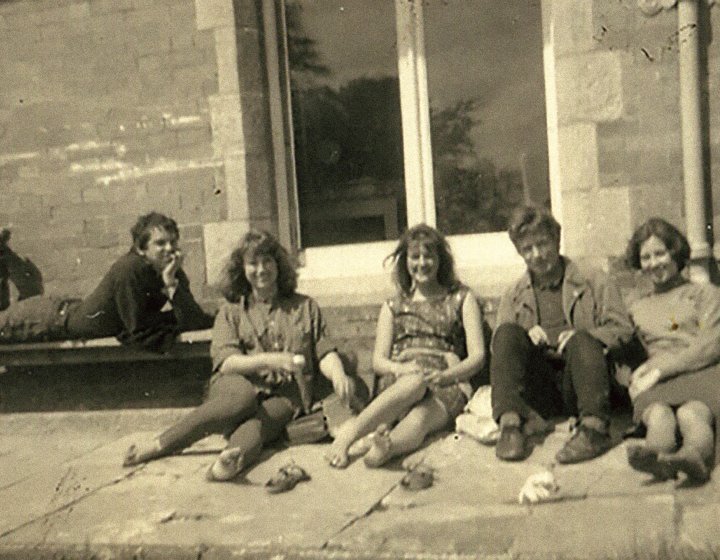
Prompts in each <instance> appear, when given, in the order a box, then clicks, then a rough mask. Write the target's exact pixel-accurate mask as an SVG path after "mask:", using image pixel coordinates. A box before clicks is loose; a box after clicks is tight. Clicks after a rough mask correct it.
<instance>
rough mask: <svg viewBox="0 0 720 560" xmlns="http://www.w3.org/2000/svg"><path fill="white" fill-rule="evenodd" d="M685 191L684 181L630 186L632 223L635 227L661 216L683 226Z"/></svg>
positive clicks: (678, 225) (680, 226)
mask: <svg viewBox="0 0 720 560" xmlns="http://www.w3.org/2000/svg"><path fill="white" fill-rule="evenodd" d="M683 199H684V192H683V187H682V182H679V181H678V182H673V181H667V180H665V181H661V182H655V183H646V184H635V185H633V186H632V187H631V188H630V199H629V205H630V206H629V208H630V212H631V217H632V220H631V224H632V227H633V228H635V227H637V226H639V225H640V224H641V223H643V222H644V221H645V220H647V219H648V218H651V217H653V216H660V217H662V218H665V219H666V220H668V221H670V222H671V223H673V224H675V225H676V226H677V227H679V228H681V229H682V228H683V226H684V222H685V218H684V216H683V214H684V211H683V206H684V201H683Z"/></svg>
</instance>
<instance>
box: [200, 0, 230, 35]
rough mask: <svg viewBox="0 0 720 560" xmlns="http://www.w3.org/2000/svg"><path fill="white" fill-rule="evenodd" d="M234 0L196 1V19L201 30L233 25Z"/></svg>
mask: <svg viewBox="0 0 720 560" xmlns="http://www.w3.org/2000/svg"><path fill="white" fill-rule="evenodd" d="M234 17H235V16H234V10H233V3H232V0H195V18H196V25H197V28H198V29H199V30H203V29H212V28H214V27H222V26H224V25H233V23H234V21H235V19H234Z"/></svg>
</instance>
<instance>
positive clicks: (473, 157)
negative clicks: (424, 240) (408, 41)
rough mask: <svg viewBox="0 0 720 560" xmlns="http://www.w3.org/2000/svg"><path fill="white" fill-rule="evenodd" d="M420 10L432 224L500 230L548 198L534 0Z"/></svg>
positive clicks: (430, 3)
mask: <svg viewBox="0 0 720 560" xmlns="http://www.w3.org/2000/svg"><path fill="white" fill-rule="evenodd" d="M423 7H424V20H425V52H426V56H427V68H428V90H429V98H430V107H431V133H432V151H433V171H434V186H435V202H436V212H437V226H438V228H439V229H440V230H441V231H443V232H445V233H446V234H459V233H482V232H490V231H500V230H504V229H505V227H506V224H507V218H508V216H509V213H510V212H511V211H512V209H513V207H515V206H517V205H519V204H522V203H523V202H534V203H537V204H548V205H549V199H550V193H549V185H548V178H547V177H548V171H547V135H546V125H545V88H544V81H543V60H542V49H543V40H542V26H541V6H540V0H503V1H502V2H498V1H497V0H472V1H467V2H465V1H463V2H460V1H457V2H448V1H447V0H427V1H425V2H423Z"/></svg>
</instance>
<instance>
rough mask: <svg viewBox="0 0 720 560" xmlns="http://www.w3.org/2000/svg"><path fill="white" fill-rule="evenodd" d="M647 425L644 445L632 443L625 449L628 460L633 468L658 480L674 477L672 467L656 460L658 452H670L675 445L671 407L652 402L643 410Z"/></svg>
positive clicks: (675, 424)
mask: <svg viewBox="0 0 720 560" xmlns="http://www.w3.org/2000/svg"><path fill="white" fill-rule="evenodd" d="M643 423H644V424H645V426H647V436H646V437H645V445H632V446H629V447H628V449H627V454H628V462H629V463H630V466H631V467H633V468H634V469H635V470H638V471H642V472H647V473H650V474H652V475H653V476H654V477H655V478H656V479H658V480H667V479H669V478H674V477H675V472H674V471H673V469H670V468H668V467H667V465H663V464H661V463H659V462H658V455H659V454H660V453H670V452H672V451H674V450H675V449H676V447H677V439H676V431H677V422H676V420H675V414H674V413H673V410H672V408H670V407H669V406H668V405H666V404H662V403H653V404H651V405H650V406H648V408H646V409H645V411H644V412H643Z"/></svg>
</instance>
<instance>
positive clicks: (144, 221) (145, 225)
mask: <svg viewBox="0 0 720 560" xmlns="http://www.w3.org/2000/svg"><path fill="white" fill-rule="evenodd" d="M155 228H159V229H164V230H165V231H167V232H168V233H170V234H172V235H174V236H175V238H176V239H177V238H179V237H180V230H179V229H178V225H177V222H176V221H175V220H173V219H172V218H170V217H169V216H166V215H165V214H160V212H155V211H153V212H150V213H148V214H143V215H142V216H140V217H139V218H138V219H137V222H135V225H134V226H133V227H132V228H131V229H130V235H132V241H133V247H135V249H140V250H141V251H144V250H145V249H147V244H148V241H150V236H151V235H152V230H153V229H155Z"/></svg>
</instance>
